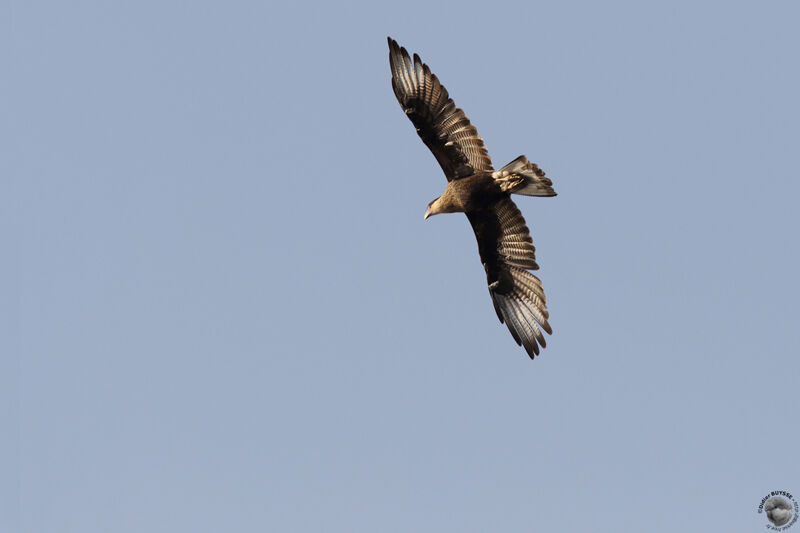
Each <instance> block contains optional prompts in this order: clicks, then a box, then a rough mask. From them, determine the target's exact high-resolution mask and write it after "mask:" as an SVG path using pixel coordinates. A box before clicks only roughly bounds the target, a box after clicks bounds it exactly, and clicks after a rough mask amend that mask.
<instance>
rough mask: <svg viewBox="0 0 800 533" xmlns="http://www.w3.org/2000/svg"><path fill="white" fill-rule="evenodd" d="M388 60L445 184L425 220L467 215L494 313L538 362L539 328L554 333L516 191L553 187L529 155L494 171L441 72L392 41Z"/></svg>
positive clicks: (545, 191)
mask: <svg viewBox="0 0 800 533" xmlns="http://www.w3.org/2000/svg"><path fill="white" fill-rule="evenodd" d="M389 63H390V66H391V69H392V88H393V89H394V92H395V96H396V97H397V100H398V101H399V102H400V105H401V106H402V107H403V110H404V111H405V113H406V115H407V116H408V118H409V119H410V120H411V122H412V123H413V124H414V126H415V127H416V129H417V133H418V134H419V136H420V138H421V139H422V141H423V142H424V143H425V144H426V145H427V146H428V148H429V149H430V150H431V152H432V153H433V155H434V157H436V160H437V161H438V162H439V165H440V166H441V167H442V170H443V171H444V173H445V176H446V177H447V181H448V183H447V188H446V189H445V191H444V193H443V194H442V195H441V196H440V197H439V198H436V199H435V200H433V201H432V202H431V203H430V204H428V210H427V211H426V213H425V218H426V219H427V218H428V217H429V216H431V215H436V214H439V213H458V212H461V213H465V214H466V215H467V218H468V219H469V221H470V223H471V224H472V229H473V231H474V232H475V237H476V238H477V240H478V251H479V253H480V256H481V261H482V263H483V266H484V269H485V270H486V278H487V282H488V285H489V293H490V294H491V296H492V302H493V303H494V307H495V311H497V316H498V318H499V319H500V321H501V322H505V323H506V325H507V326H508V329H509V331H510V332H511V335H512V336H513V337H514V340H516V341H517V343H518V344H520V345H522V346H524V347H525V350H526V351H527V352H528V355H529V356H530V357H531V358H533V357H534V355H538V353H539V347H540V346H541V347H542V348H543V347H544V346H545V340H544V335H542V330H544V331H546V332H547V333H552V330H551V328H550V324H549V323H548V316H549V315H548V312H547V307H546V305H545V296H544V291H543V289H542V284H541V281H540V280H539V278H537V277H536V276H534V275H533V274H531V273H530V272H528V270H535V269H538V268H539V266H538V265H537V264H536V259H535V253H534V252H535V248H534V247H533V241H532V239H531V237H530V232H529V231H528V228H527V226H526V225H525V220H524V219H523V218H522V214H521V213H520V212H519V209H517V206H516V205H515V204H514V202H513V200H511V194H523V195H527V196H555V194H556V193H555V191H554V190H553V188H552V182H551V181H550V180H549V179H547V178H546V177H545V174H544V172H542V171H541V169H539V167H538V166H536V165H535V164H533V163H531V162H530V161H528V159H527V158H526V157H525V156H520V157H518V158H517V159H515V160H514V161H512V162H511V163H509V164H508V165H506V166H505V167H503V168H501V169H500V170H494V169H493V168H492V162H491V159H490V158H489V154H488V152H487V150H486V148H485V146H484V144H483V139H481V137H480V136H479V135H478V132H477V130H476V129H475V127H474V126H473V125H472V124H471V123H470V121H469V119H468V118H467V117H466V115H465V114H464V112H463V111H462V110H460V109H458V108H456V107H455V104H454V103H453V101H452V100H451V99H450V97H449V96H448V94H447V90H446V89H445V88H444V87H443V86H442V85H441V83H439V80H438V79H437V78H436V75H434V74H432V73H431V71H430V69H429V68H428V66H427V65H425V64H423V63H422V61H421V60H420V59H419V56H417V55H416V54H414V58H413V60H412V59H411V57H410V56H409V55H408V52H406V50H405V48H402V47H400V46H399V45H398V44H397V43H396V42H395V41H394V40H393V39H391V38H389Z"/></svg>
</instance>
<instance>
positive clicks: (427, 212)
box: [425, 206, 431, 220]
mask: <svg viewBox="0 0 800 533" xmlns="http://www.w3.org/2000/svg"><path fill="white" fill-rule="evenodd" d="M429 216H431V206H428V209H427V210H426V211H425V220H428V217H429Z"/></svg>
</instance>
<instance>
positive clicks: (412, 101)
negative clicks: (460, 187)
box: [389, 37, 492, 181]
mask: <svg viewBox="0 0 800 533" xmlns="http://www.w3.org/2000/svg"><path fill="white" fill-rule="evenodd" d="M389 65H390V66H391V68H392V88H393V89H394V94H395V96H397V101H398V102H400V105H401V106H402V107H403V110H404V111H405V112H406V115H408V118H409V119H411V122H412V123H413V124H414V127H415V128H417V133H418V134H419V136H420V137H421V138H422V141H423V142H424V143H425V145H426V146H427V147H428V148H429V149H430V151H431V152H433V155H434V156H435V157H436V160H437V161H438V162H439V165H441V167H442V170H444V175H445V176H446V177H447V181H450V180H454V179H458V178H463V177H465V176H469V175H471V174H474V173H475V171H491V170H492V160H491V159H490V158H489V152H488V151H487V150H486V147H485V146H484V145H483V139H481V137H480V136H479V135H478V130H476V129H475V126H473V125H472V124H470V122H469V119H468V118H467V116H466V115H465V114H464V112H463V111H462V110H461V109H458V108H457V107H456V105H455V104H454V103H453V100H452V99H451V98H450V97H449V96H448V94H447V89H445V88H444V87H443V86H442V84H441V83H439V79H438V78H437V77H436V75H435V74H432V73H431V69H429V68H428V65H425V64H423V63H422V61H421V60H420V58H419V56H418V55H417V54H414V59H413V61H412V59H411V58H410V57H409V55H408V52H407V51H406V49H405V48H402V47H401V46H400V45H398V44H397V42H396V41H395V40H394V39H392V38H391V37H389Z"/></svg>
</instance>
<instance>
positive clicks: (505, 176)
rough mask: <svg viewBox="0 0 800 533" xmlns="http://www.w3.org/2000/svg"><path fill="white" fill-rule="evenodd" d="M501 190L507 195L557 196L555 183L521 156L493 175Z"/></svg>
mask: <svg viewBox="0 0 800 533" xmlns="http://www.w3.org/2000/svg"><path fill="white" fill-rule="evenodd" d="M492 177H493V178H494V180H495V181H496V182H497V183H499V184H500V188H501V189H503V190H504V191H505V192H507V193H513V194H524V195H525V196H555V195H556V191H554V190H553V182H552V181H550V180H549V179H548V178H546V177H545V176H544V170H542V169H540V168H539V167H538V166H536V164H535V163H531V162H530V161H528V158H527V157H525V156H524V155H521V156H519V157H518V158H516V159H515V160H513V161H512V162H511V163H509V164H507V165H506V166H504V167H503V168H501V169H500V170H495V171H494V172H493V173H492Z"/></svg>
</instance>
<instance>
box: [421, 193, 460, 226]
mask: <svg viewBox="0 0 800 533" xmlns="http://www.w3.org/2000/svg"><path fill="white" fill-rule="evenodd" d="M452 196H453V195H452V194H449V192H448V191H445V193H444V194H443V195H441V196H440V197H439V198H436V199H435V200H434V201H432V202H431V203H429V204H428V209H427V210H426V211H425V219H426V220H427V219H428V217H432V216H433V215H438V214H439V213H456V212H458V211H463V210H462V209H461V208H460V207H459V206H458V205H457V204H456V203H454V202H453V198H452Z"/></svg>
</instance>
